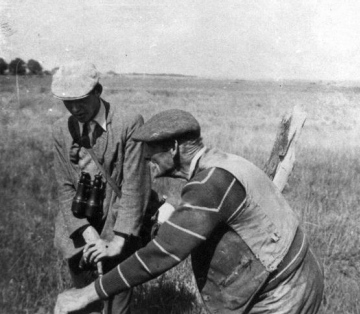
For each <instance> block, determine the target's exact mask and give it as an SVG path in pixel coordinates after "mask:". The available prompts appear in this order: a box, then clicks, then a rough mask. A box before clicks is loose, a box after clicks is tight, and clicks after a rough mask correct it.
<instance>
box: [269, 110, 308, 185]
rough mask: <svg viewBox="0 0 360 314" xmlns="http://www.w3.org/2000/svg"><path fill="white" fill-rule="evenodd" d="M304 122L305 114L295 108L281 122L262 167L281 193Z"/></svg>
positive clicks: (290, 168) (292, 163)
mask: <svg viewBox="0 0 360 314" xmlns="http://www.w3.org/2000/svg"><path fill="white" fill-rule="evenodd" d="M305 120H306V113H305V112H304V111H303V109H302V108H301V107H300V106H295V107H294V108H293V110H292V112H291V113H288V114H285V115H284V117H283V118H282V120H281V123H280V126H279V129H278V132H277V135H276V139H275V143H274V146H273V148H272V150H271V154H270V158H269V159H268V161H267V162H266V164H265V166H264V171H265V173H266V174H267V175H268V176H269V177H270V178H271V179H272V180H273V182H274V183H275V185H276V186H277V187H278V188H279V190H280V191H282V190H283V189H284V187H285V185H286V182H287V180H288V178H289V175H290V173H291V171H292V169H293V167H294V162H295V143H296V141H297V140H298V138H299V136H300V133H301V129H302V127H303V126H304V123H305Z"/></svg>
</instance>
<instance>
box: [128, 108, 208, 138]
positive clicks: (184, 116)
mask: <svg viewBox="0 0 360 314" xmlns="http://www.w3.org/2000/svg"><path fill="white" fill-rule="evenodd" d="M200 133H201V132H200V125H199V122H198V121H197V120H196V119H195V118H194V116H193V115H191V114H190V113H189V112H186V111H183V110H179V109H170V110H165V111H162V112H159V113H158V114H156V115H155V116H153V117H151V118H150V119H149V120H148V121H146V122H145V123H144V125H142V126H141V127H140V128H139V129H137V130H136V131H135V133H134V134H133V136H132V138H133V139H134V140H135V141H141V142H159V141H164V140H169V139H177V138H189V139H190V138H197V137H199V136H200Z"/></svg>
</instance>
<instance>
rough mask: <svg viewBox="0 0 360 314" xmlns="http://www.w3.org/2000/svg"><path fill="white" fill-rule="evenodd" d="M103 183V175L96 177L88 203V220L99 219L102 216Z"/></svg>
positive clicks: (86, 213) (86, 212)
mask: <svg viewBox="0 0 360 314" xmlns="http://www.w3.org/2000/svg"><path fill="white" fill-rule="evenodd" d="M103 193H104V192H103V183H102V180H101V175H100V174H98V175H95V178H94V182H93V185H92V189H91V192H90V195H89V198H88V201H87V206H86V211H85V216H86V218H88V219H94V218H98V217H99V216H101V214H102V200H103Z"/></svg>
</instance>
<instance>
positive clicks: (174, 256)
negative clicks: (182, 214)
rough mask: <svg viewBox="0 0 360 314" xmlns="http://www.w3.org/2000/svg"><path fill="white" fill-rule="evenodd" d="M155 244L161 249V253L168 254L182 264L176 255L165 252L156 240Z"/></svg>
mask: <svg viewBox="0 0 360 314" xmlns="http://www.w3.org/2000/svg"><path fill="white" fill-rule="evenodd" d="M153 242H154V243H155V245H156V246H157V247H158V248H159V249H160V251H161V252H163V253H165V254H167V255H168V256H170V257H172V258H173V259H174V260H175V261H177V262H181V259H180V258H179V257H177V256H176V255H174V254H171V253H170V252H168V251H167V250H165V249H164V248H163V247H162V246H161V245H160V244H159V243H158V242H157V241H156V240H153Z"/></svg>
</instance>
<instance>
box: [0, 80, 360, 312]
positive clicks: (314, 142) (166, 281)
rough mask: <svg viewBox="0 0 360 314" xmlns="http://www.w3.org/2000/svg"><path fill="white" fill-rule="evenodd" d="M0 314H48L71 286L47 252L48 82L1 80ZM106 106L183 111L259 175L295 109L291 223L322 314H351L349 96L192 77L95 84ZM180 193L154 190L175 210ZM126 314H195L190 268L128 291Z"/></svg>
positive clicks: (357, 170) (353, 176)
mask: <svg viewBox="0 0 360 314" xmlns="http://www.w3.org/2000/svg"><path fill="white" fill-rule="evenodd" d="M0 80H1V82H0V86H1V87H0V88H1V94H0V95H1V96H0V101H1V106H0V121H1V127H0V128H1V129H0V131H1V133H0V139H1V141H0V156H1V158H0V169H1V175H0V185H1V189H0V201H1V207H0V291H1V294H0V312H1V313H36V314H45V313H51V311H52V307H53V305H54V300H55V296H56V294H57V293H58V292H60V291H62V290H63V289H65V288H66V287H69V286H70V281H69V276H68V273H67V270H66V265H65V263H64V262H63V261H62V260H61V257H60V256H59V255H58V253H57V252H55V251H54V249H53V245H52V239H53V232H54V228H53V220H54V217H55V214H56V205H55V198H56V186H55V181H54V173H53V167H52V162H53V161H52V152H51V136H50V130H51V125H52V124H53V123H54V121H55V120H56V119H57V118H59V117H60V116H61V115H62V114H63V113H64V108H63V106H62V105H61V103H59V102H58V101H56V100H55V99H53V98H52V97H51V95H50V90H49V87H50V78H49V77H35V78H34V77H32V78H28V77H22V78H20V80H19V87H20V90H19V95H20V97H19V98H17V92H16V89H15V88H16V86H15V79H14V78H13V77H0ZM102 82H103V84H104V94H103V96H104V98H105V99H106V100H108V101H110V103H112V104H113V105H118V106H123V107H124V108H125V109H126V110H131V111H134V112H139V113H142V114H143V115H144V117H145V119H148V118H149V117H150V116H152V115H153V114H154V113H156V112H158V111H160V110H164V109H169V108H181V109H184V110H188V111H190V112H192V113H193V114H194V115H195V116H196V117H197V118H198V119H199V121H200V123H201V125H202V128H203V135H204V141H205V142H206V143H207V144H208V145H209V146H216V147H219V148H221V149H224V150H226V151H228V152H232V153H238V154H241V155H243V156H244V157H246V158H248V159H250V160H251V161H253V162H254V163H255V164H257V165H259V166H260V167H261V166H262V165H263V164H264V163H265V161H266V159H267V157H268V155H269V153H270V150H271V146H272V144H273V141H274V138H275V133H276V128H277V124H278V122H279V121H280V117H281V115H282V114H283V113H284V112H285V111H287V110H290V109H291V108H292V107H293V106H294V105H302V106H303V107H304V108H305V110H306V111H307V112H308V120H307V122H306V124H305V128H304V130H303V133H302V136H301V138H300V142H299V143H298V147H297V163H296V167H295V169H294V171H293V173H292V176H291V178H290V180H289V184H288V186H287V187H286V189H285V191H284V194H285V196H286V198H287V199H288V200H289V202H290V203H291V205H292V206H293V208H294V210H295V211H296V212H297V213H298V214H299V217H300V219H301V222H302V224H303V226H304V229H305V230H306V231H307V234H308V237H309V238H310V241H311V243H312V246H313V248H314V249H315V250H316V251H317V252H318V254H319V255H320V257H321V260H322V262H323V264H324V268H325V277H326V289H325V297H324V300H323V306H322V309H321V313H327V314H328V313H334V314H335V313H353V314H355V313H360V309H359V304H360V287H359V282H360V273H359V269H360V253H359V249H358V243H359V239H360V227H359V226H358V221H359V219H360V214H359V200H360V197H359V192H358V186H359V182H360V165H359V162H358V156H359V146H358V139H357V137H358V135H359V134H360V132H359V131H360V128H359V126H360V114H359V113H360V112H359V111H360V109H359V106H358V103H359V102H360V96H359V90H358V89H357V88H356V87H351V86H346V85H344V84H343V85H339V84H338V83H334V82H326V83H321V82H315V83H314V82H313V83H311V82H246V81H216V80H207V79H198V78H177V77H170V78H169V77H151V76H127V77H125V76H115V77H111V78H110V77H109V78H104V79H103V80H102ZM181 186H182V183H181V182H179V181H175V180H172V179H163V180H158V181H157V182H155V188H156V189H157V190H158V191H159V192H160V193H162V194H167V195H168V196H169V199H170V201H171V202H173V203H177V202H178V199H179V192H180V189H181ZM133 308H134V312H135V313H202V312H203V309H202V307H201V304H198V302H197V298H196V289H195V287H194V285H193V282H192V277H191V266H190V263H189V260H186V261H185V262H183V263H181V264H180V265H179V266H178V267H176V268H175V269H173V270H171V271H169V272H168V273H167V274H165V275H164V276H161V277H160V278H158V279H156V280H153V281H151V282H149V283H147V284H144V285H143V286H140V287H138V288H137V289H136V290H135V295H134V302H133Z"/></svg>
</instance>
